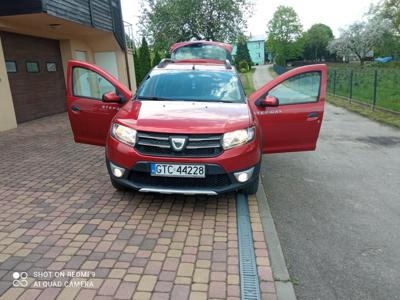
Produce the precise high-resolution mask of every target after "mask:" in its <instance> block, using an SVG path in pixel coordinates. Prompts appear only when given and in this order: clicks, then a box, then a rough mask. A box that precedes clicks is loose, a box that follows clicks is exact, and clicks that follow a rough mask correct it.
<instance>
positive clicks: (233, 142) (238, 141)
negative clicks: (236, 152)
mask: <svg viewBox="0 0 400 300" xmlns="http://www.w3.org/2000/svg"><path fill="white" fill-rule="evenodd" d="M254 135H255V127H249V128H247V129H240V130H235V131H231V132H227V133H225V134H224V137H223V139H222V147H223V148H224V150H227V149H231V148H233V147H237V146H240V145H244V144H246V143H248V142H250V141H252V140H253V139H254Z"/></svg>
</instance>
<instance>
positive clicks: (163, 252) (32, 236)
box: [0, 114, 275, 300]
mask: <svg viewBox="0 0 400 300" xmlns="http://www.w3.org/2000/svg"><path fill="white" fill-rule="evenodd" d="M249 203H250V212H251V222H252V227H253V230H254V232H253V238H254V241H255V243H254V246H255V248H256V254H257V265H258V273H259V277H260V280H261V290H262V292H263V298H264V299H275V287H274V283H273V281H272V274H271V268H270V266H269V259H268V253H267V250H266V245H265V242H264V235H263V232H262V226H261V222H260V217H259V214H258V208H257V201H256V199H255V198H254V197H251V198H250V199H249ZM0 207H1V209H0V299H2V300H3V299H4V300H10V299H16V298H19V299H29V300H30V299H46V300H48V299H54V298H55V297H58V299H84V300H88V299H92V298H96V299H130V298H132V297H133V298H135V299H141V300H142V299H150V298H151V299H168V298H170V299H182V300H183V299H188V298H190V299H207V298H210V299H212V298H214V299H226V298H229V299H238V298H239V295H240V289H239V265H238V246H237V228H236V226H237V224H236V207H235V197H234V195H233V194H228V195H225V196H220V197H209V198H207V197H199V198H195V197H183V196H162V195H158V194H140V193H134V192H125V193H121V192H116V191H115V190H114V189H113V188H112V187H111V184H110V182H109V178H108V174H107V171H106V167H105V162H104V148H101V147H96V146H89V145H81V144H75V143H74V142H73V141H72V136H71V132H70V128H69V123H68V120H67V117H66V115H65V114H61V115H56V116H53V117H48V118H44V119H41V120H36V121H33V122H29V123H25V124H22V125H20V126H19V127H18V129H16V130H11V131H8V132H3V133H0ZM78 271H80V272H78ZM15 272H18V274H15V277H14V279H15V280H16V281H14V282H13V274H14V273H15ZM24 272H27V275H28V277H27V278H26V279H25V273H24ZM73 272H75V273H73ZM77 272H78V273H77ZM18 275H19V276H18ZM21 276H22V277H23V278H21ZM13 283H14V285H16V287H13ZM49 285H50V287H49ZM59 285H60V286H59ZM26 286H27V287H26Z"/></svg>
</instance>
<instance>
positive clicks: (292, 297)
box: [256, 182, 296, 300]
mask: <svg viewBox="0 0 400 300" xmlns="http://www.w3.org/2000/svg"><path fill="white" fill-rule="evenodd" d="M256 197H257V202H258V207H259V213H260V217H261V223H262V225H263V229H264V237H265V240H266V241H267V247H268V254H269V258H270V261H271V267H272V274H273V277H274V280H275V288H276V295H277V298H278V300H296V294H295V293H294V288H293V284H292V282H291V281H290V277H289V272H288V270H287V267H286V262H285V258H284V256H283V252H282V247H281V243H280V242H279V238H278V233H277V232H276V229H275V224H274V220H273V219H272V215H271V210H270V208H269V205H268V202H267V196H266V195H265V191H264V187H263V186H262V184H261V182H260V184H259V186H258V192H257V195H256Z"/></svg>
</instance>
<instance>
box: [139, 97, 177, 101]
mask: <svg viewBox="0 0 400 300" xmlns="http://www.w3.org/2000/svg"><path fill="white" fill-rule="evenodd" d="M137 98H138V99H139V100H154V101H167V100H168V101H170V100H172V99H168V98H161V97H155V96H151V97H149V96H138V97H137Z"/></svg>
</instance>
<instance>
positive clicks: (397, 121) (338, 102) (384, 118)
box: [326, 95, 400, 128]
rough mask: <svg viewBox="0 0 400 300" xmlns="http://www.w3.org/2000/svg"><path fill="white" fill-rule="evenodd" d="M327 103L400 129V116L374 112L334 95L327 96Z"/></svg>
mask: <svg viewBox="0 0 400 300" xmlns="http://www.w3.org/2000/svg"><path fill="white" fill-rule="evenodd" d="M326 100H327V102H329V103H330V104H333V105H335V106H340V107H343V108H345V109H347V110H349V111H352V112H355V113H358V114H360V115H362V116H364V117H367V118H369V119H371V120H374V121H378V122H381V123H383V124H386V125H390V126H393V127H397V128H400V116H398V115H394V114H392V113H388V112H383V111H377V110H375V111H372V110H371V109H370V108H369V107H365V106H362V105H358V104H355V103H350V102H349V101H347V100H345V99H342V98H338V97H334V96H332V95H327V97H326Z"/></svg>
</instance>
